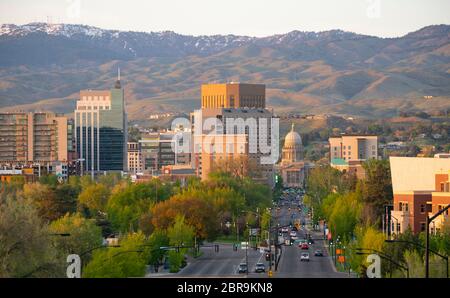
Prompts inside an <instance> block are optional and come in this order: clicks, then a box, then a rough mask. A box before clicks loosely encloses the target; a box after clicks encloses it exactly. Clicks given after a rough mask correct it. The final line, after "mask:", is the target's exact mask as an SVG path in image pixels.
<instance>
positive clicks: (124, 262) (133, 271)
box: [83, 232, 150, 278]
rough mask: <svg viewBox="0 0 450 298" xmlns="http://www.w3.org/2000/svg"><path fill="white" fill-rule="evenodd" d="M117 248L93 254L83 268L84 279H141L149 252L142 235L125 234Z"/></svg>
mask: <svg viewBox="0 0 450 298" xmlns="http://www.w3.org/2000/svg"><path fill="white" fill-rule="evenodd" d="M119 244H120V247H119V248H104V249H101V250H96V251H94V253H93V256H92V260H91V261H90V262H89V263H88V264H87V265H86V266H85V267H84V269H83V277H86V278H124V277H143V276H144V275H145V271H146V264H147V261H148V259H149V256H150V250H149V249H148V247H144V246H143V245H147V241H146V240H145V236H144V234H143V233H140V232H139V233H131V234H127V235H126V236H125V237H124V238H123V239H120V240H119Z"/></svg>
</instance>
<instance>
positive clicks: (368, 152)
mask: <svg viewBox="0 0 450 298" xmlns="http://www.w3.org/2000/svg"><path fill="white" fill-rule="evenodd" d="M329 143H330V158H331V159H335V158H340V159H343V160H345V161H351V160H367V159H377V156H378V136H376V135H342V136H338V137H330V139H329Z"/></svg>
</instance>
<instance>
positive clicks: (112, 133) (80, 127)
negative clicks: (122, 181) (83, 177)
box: [75, 80, 127, 175]
mask: <svg viewBox="0 0 450 298" xmlns="http://www.w3.org/2000/svg"><path fill="white" fill-rule="evenodd" d="M75 127H76V130H75V134H76V148H77V152H78V158H79V161H80V163H81V167H82V170H84V171H85V172H90V173H91V174H92V175H94V174H95V172H99V171H100V172H103V171H125V170H126V166H127V165H126V164H127V116H126V112H125V101H124V90H123V88H122V87H121V84H120V81H119V80H118V81H117V82H116V85H115V87H114V89H111V90H106V91H93V90H86V91H81V92H80V100H79V101H77V108H76V110H75Z"/></svg>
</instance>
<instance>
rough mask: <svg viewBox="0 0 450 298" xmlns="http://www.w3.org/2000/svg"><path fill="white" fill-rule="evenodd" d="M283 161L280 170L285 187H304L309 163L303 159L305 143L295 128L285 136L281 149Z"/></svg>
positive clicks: (279, 166)
mask: <svg viewBox="0 0 450 298" xmlns="http://www.w3.org/2000/svg"><path fill="white" fill-rule="evenodd" d="M281 152H282V153H281V156H282V158H281V162H280V164H279V165H278V171H279V173H280V174H281V177H282V181H283V186H284V187H294V188H303V187H304V186H305V178H306V175H307V170H308V168H309V164H308V163H307V162H305V161H304V160H303V143H302V138H301V136H300V135H299V134H298V133H297V132H296V131H295V130H294V124H292V128H291V131H290V132H289V133H288V134H287V135H286V137H285V138H284V145H283V148H282V151H281Z"/></svg>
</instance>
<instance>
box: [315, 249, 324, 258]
mask: <svg viewBox="0 0 450 298" xmlns="http://www.w3.org/2000/svg"><path fill="white" fill-rule="evenodd" d="M314 256H316V257H323V251H321V250H320V249H318V250H316V251H315V252H314Z"/></svg>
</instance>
